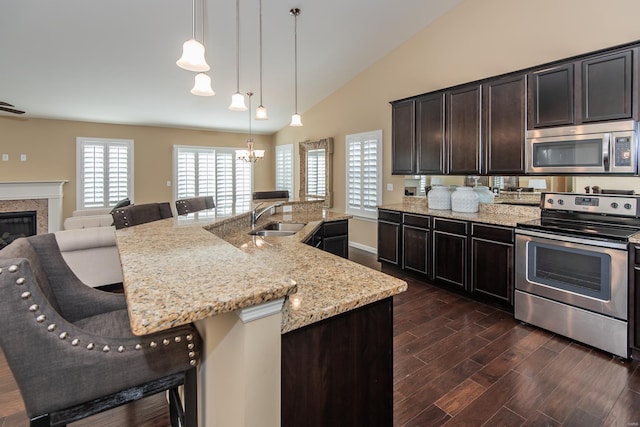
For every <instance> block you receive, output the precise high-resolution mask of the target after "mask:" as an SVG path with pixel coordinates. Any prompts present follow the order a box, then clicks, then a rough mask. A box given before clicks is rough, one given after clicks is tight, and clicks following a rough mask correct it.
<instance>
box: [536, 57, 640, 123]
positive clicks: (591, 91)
mask: <svg viewBox="0 0 640 427" xmlns="http://www.w3.org/2000/svg"><path fill="white" fill-rule="evenodd" d="M636 57H637V48H626V49H622V50H619V51H613V52H609V53H606V54H599V55H593V56H587V57H584V58H582V59H580V60H571V61H570V62H567V63H564V64H559V65H556V66H553V67H550V68H546V69H542V70H538V71H533V72H532V73H530V74H529V108H530V114H529V127H531V128H541V127H548V126H559V125H574V124H575V125H578V124H582V123H591V122H600V121H606V120H621V119H629V118H633V117H635V116H637V113H636V112H635V111H636V110H637V98H638V97H637V83H636V82H635V80H636V79H634V77H633V74H634V70H637V66H636V62H637V60H638V59H637V58H636Z"/></svg>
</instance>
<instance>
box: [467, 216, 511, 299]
mask: <svg viewBox="0 0 640 427" xmlns="http://www.w3.org/2000/svg"><path fill="white" fill-rule="evenodd" d="M470 258H471V292H473V293H474V294H479V295H480V296H486V297H490V298H492V299H494V300H498V301H500V302H503V303H505V304H507V305H509V306H512V305H513V283H514V279H515V278H514V267H513V266H514V230H513V228H510V227H498V226H492V225H484V224H472V226H471V257H470Z"/></svg>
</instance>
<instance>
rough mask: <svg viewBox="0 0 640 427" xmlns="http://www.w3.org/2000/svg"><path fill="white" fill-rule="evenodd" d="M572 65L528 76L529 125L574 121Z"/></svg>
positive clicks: (543, 125)
mask: <svg viewBox="0 0 640 427" xmlns="http://www.w3.org/2000/svg"><path fill="white" fill-rule="evenodd" d="M573 68H574V64H573V63H570V64H563V65H558V66H556V67H552V68H548V69H545V70H540V71H535V72H533V73H531V74H530V75H529V84H530V93H529V98H530V99H531V104H532V105H530V106H529V107H530V112H529V127H533V128H539V127H546V126H557V125H571V124H574V123H575V118H574V114H573V106H574V87H573V86H574V80H573Z"/></svg>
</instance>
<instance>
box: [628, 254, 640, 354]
mask: <svg viewBox="0 0 640 427" xmlns="http://www.w3.org/2000/svg"><path fill="white" fill-rule="evenodd" d="M629 259H630V269H629V270H630V276H629V346H630V347H631V348H632V349H633V351H634V352H635V354H634V355H633V357H634V358H637V357H639V356H640V245H635V244H631V245H629Z"/></svg>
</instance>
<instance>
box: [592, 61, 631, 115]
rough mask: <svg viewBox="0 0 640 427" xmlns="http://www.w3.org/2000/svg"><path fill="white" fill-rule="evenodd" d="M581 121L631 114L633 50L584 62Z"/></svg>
mask: <svg viewBox="0 0 640 427" xmlns="http://www.w3.org/2000/svg"><path fill="white" fill-rule="evenodd" d="M581 67H582V70H581V71H582V74H581V78H582V86H581V89H582V91H581V95H582V105H581V106H582V114H581V119H582V122H585V123H586V122H594V121H602V120H617V119H628V118H631V117H632V98H633V96H632V94H633V93H634V92H633V91H632V82H633V79H632V72H633V51H632V50H625V51H622V52H617V53H613V54H610V55H602V56H597V57H595V58H592V59H587V60H584V61H582V63H581Z"/></svg>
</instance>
